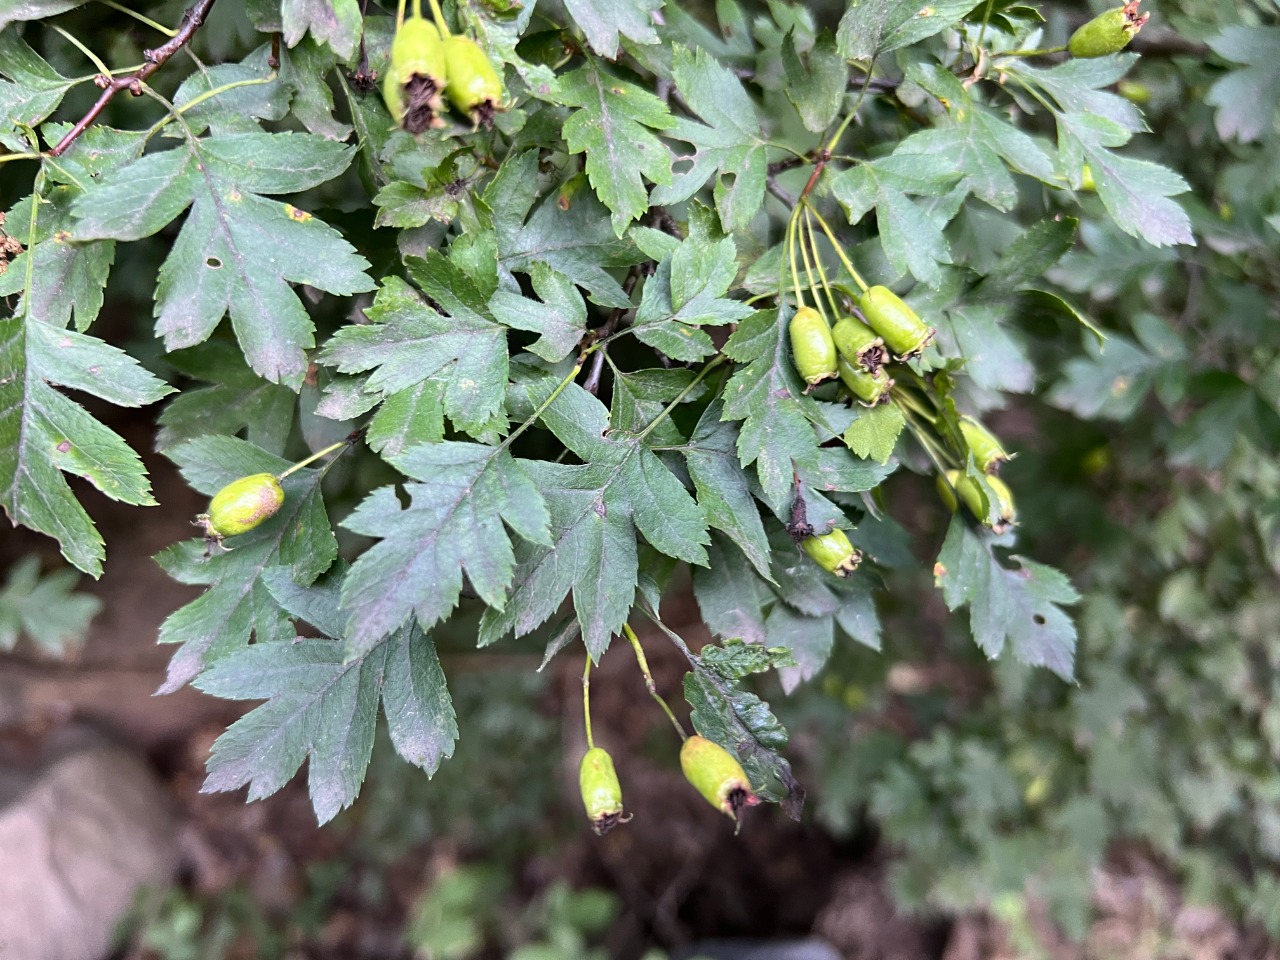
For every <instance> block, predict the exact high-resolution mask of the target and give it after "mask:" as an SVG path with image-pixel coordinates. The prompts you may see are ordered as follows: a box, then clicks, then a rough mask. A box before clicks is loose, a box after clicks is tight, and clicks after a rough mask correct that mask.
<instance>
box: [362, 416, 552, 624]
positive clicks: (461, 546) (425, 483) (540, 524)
mask: <svg viewBox="0 0 1280 960" xmlns="http://www.w3.org/2000/svg"><path fill="white" fill-rule="evenodd" d="M388 459H389V460H390V462H391V464H392V466H394V467H396V469H398V470H399V471H400V472H401V473H403V474H405V475H406V476H407V477H411V478H413V479H414V480H417V481H420V482H418V483H406V484H405V492H406V493H407V494H408V496H409V498H410V504H409V506H408V507H404V508H402V507H401V505H400V501H399V499H398V498H397V496H396V492H395V488H394V487H391V486H386V487H380V488H379V489H377V490H375V491H374V492H373V493H371V494H370V495H369V496H368V497H367V498H365V500H364V502H363V503H361V504H360V505H359V506H358V507H356V509H355V511H354V512H353V513H352V514H351V515H350V516H349V517H347V519H346V520H344V521H343V526H345V527H346V528H347V529H349V530H352V531H354V532H356V533H360V534H364V535H365V536H369V537H378V538H380V540H379V542H378V543H376V544H374V545H373V546H372V547H370V548H369V549H368V550H367V551H365V552H364V553H363V554H361V555H360V558H359V559H358V560H357V561H356V562H355V565H354V566H353V567H352V568H351V572H350V573H349V574H348V576H347V578H346V580H345V582H344V584H343V590H342V607H343V610H344V611H345V612H346V615H347V625H346V630H345V632H344V636H347V637H349V638H350V639H351V641H352V643H353V644H357V645H363V646H365V647H367V646H369V645H370V644H372V643H373V642H376V641H377V640H378V639H379V638H381V637H384V636H386V635H387V634H388V633H390V632H391V631H393V630H396V629H398V628H400V627H401V626H402V625H403V624H404V623H405V622H406V621H407V620H408V619H409V617H410V615H413V616H415V617H416V619H417V621H418V623H420V624H421V625H422V626H423V627H427V628H429V627H431V626H433V625H434V624H435V623H436V622H438V621H440V620H443V619H444V618H445V617H447V616H448V614H449V613H450V611H452V610H453V608H454V607H455V606H456V605H457V602H458V596H459V593H460V591H461V589H462V574H463V573H464V572H465V573H466V575H467V579H468V581H469V582H470V583H471V585H472V587H473V588H474V589H475V591H476V593H477V594H479V596H480V598H481V599H482V600H483V601H484V602H485V603H487V604H488V605H489V606H490V607H491V608H493V609H495V610H501V609H502V608H503V606H504V605H505V603H506V598H507V591H508V589H509V587H510V586H511V580H512V575H513V574H514V572H515V556H514V554H513V552H512V548H511V541H510V538H509V537H508V536H507V534H506V532H505V530H504V529H503V523H504V522H505V523H506V525H507V526H508V527H510V528H511V529H512V530H513V531H515V532H516V533H518V534H520V536H521V537H523V538H524V539H525V540H527V541H528V542H530V543H535V544H549V543H550V542H551V539H550V534H549V532H548V523H549V519H550V518H549V516H548V513H547V507H546V505H545V503H544V502H543V498H542V495H541V494H540V493H539V491H538V487H536V486H535V485H534V484H533V482H532V481H531V480H530V477H529V473H528V469H527V468H528V464H527V463H522V462H521V461H518V460H516V459H514V458H513V457H512V456H511V454H510V453H508V452H507V449H506V448H505V447H503V446H498V447H489V446H484V445H482V444H477V443H459V442H454V441H444V442H441V443H428V444H420V445H418V446H415V447H411V448H410V449H408V450H406V451H405V452H404V453H401V454H399V455H397V456H393V457H389V458H388Z"/></svg>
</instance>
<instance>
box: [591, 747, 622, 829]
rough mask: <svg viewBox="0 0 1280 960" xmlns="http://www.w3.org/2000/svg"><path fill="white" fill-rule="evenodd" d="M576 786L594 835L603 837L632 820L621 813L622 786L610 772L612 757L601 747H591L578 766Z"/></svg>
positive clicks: (615, 774) (615, 775) (614, 774)
mask: <svg viewBox="0 0 1280 960" xmlns="http://www.w3.org/2000/svg"><path fill="white" fill-rule="evenodd" d="M578 787H579V789H580V790H581V791H582V805H583V806H584V807H585V808H586V810H587V817H588V819H590V820H591V829H592V830H594V831H595V832H596V836H604V834H606V833H608V832H609V831H610V830H612V829H613V828H614V827H616V826H617V825H618V824H620V823H626V822H627V821H628V820H630V819H631V817H630V816H629V815H627V814H625V813H624V812H623V810H622V786H621V785H620V784H619V783H618V774H617V773H616V772H615V771H614V769H613V757H611V756H609V754H608V753H607V752H606V751H604V750H602V749H601V748H600V747H592V748H591V749H590V750H588V751H587V752H586V753H585V754H583V756H582V763H581V764H579V766H578Z"/></svg>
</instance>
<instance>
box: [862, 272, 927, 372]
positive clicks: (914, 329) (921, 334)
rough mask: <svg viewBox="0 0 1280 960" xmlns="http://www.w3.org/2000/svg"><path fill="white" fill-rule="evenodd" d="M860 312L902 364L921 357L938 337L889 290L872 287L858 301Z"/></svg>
mask: <svg viewBox="0 0 1280 960" xmlns="http://www.w3.org/2000/svg"><path fill="white" fill-rule="evenodd" d="M858 309H860V310H861V311H862V315H863V316H864V317H866V318H867V323H869V324H870V325H871V329H872V330H874V331H875V332H876V333H878V334H879V335H880V336H882V337H884V342H885V343H886V344H887V345H888V347H889V349H890V350H892V351H893V354H894V356H896V357H897V358H898V359H899V360H909V359H910V358H912V357H918V356H920V354H921V353H922V352H924V348H925V347H927V346H928V345H929V344H930V343H932V342H933V338H934V336H935V335H936V334H937V331H936V330H934V329H933V327H931V326H929V325H928V324H927V323H925V322H924V321H923V320H921V319H920V317H919V316H917V315H916V312H915V311H914V310H912V309H911V308H910V307H909V306H907V305H906V303H904V302H903V300H902V298H901V297H899V296H898V295H897V294H896V293H894V292H893V291H892V290H890V289H889V288H888V287H880V286H876V287H869V288H868V289H867V290H866V291H865V292H864V293H863V294H862V297H861V298H860V299H859V300H858Z"/></svg>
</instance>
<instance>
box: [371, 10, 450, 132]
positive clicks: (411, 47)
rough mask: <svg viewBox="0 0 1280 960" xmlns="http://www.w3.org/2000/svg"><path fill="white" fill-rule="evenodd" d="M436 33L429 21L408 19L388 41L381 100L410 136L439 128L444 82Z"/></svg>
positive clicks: (440, 44)
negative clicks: (388, 54)
mask: <svg viewBox="0 0 1280 960" xmlns="http://www.w3.org/2000/svg"><path fill="white" fill-rule="evenodd" d="M447 76H448V74H447V66H446V63H445V52H444V45H443V43H442V42H441V40H440V31H439V30H437V29H436V25H435V24H434V23H432V22H431V21H430V20H424V19H422V18H421V17H410V18H409V19H407V20H405V22H404V23H402V24H400V29H399V30H397V31H396V35H395V38H394V39H393V40H392V41H391V60H390V62H389V63H388V65H387V76H386V79H385V80H384V81H383V83H382V98H383V99H384V100H385V101H386V102H387V109H388V110H390V111H391V117H392V119H393V120H395V122H396V123H397V124H399V125H400V126H402V127H404V129H405V130H407V131H409V132H410V133H412V134H419V133H422V132H423V131H424V130H427V129H428V128H430V127H443V126H444V121H443V120H441V119H440V96H441V94H442V93H443V92H444V89H445V83H446V78H447Z"/></svg>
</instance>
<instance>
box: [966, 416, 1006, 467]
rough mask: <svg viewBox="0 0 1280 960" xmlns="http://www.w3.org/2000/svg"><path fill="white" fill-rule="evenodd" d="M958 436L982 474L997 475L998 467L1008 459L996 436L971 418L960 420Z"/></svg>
mask: <svg viewBox="0 0 1280 960" xmlns="http://www.w3.org/2000/svg"><path fill="white" fill-rule="evenodd" d="M960 435H961V436H962V437H963V438H964V442H965V445H966V446H968V448H969V452H970V453H972V454H973V461H974V463H976V464H977V465H978V469H979V470H981V471H982V472H983V473H999V472H1000V465H1001V464H1003V463H1004V462H1005V461H1007V460H1008V459H1009V454H1008V453H1007V452H1006V451H1005V449H1004V446H1003V445H1002V444H1001V443H1000V440H999V439H998V438H997V437H996V435H995V434H994V433H992V432H991V431H990V430H988V429H987V428H986V427H984V426H983V425H982V424H981V423H979V422H978V421H977V420H975V419H974V418H973V417H961V418H960Z"/></svg>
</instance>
